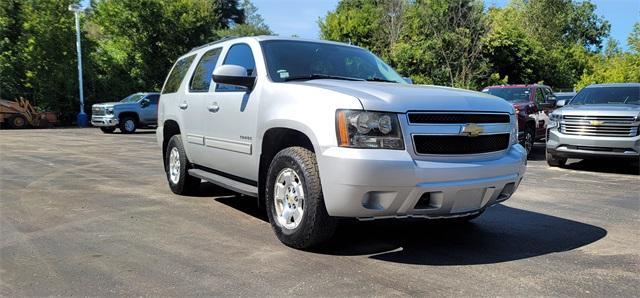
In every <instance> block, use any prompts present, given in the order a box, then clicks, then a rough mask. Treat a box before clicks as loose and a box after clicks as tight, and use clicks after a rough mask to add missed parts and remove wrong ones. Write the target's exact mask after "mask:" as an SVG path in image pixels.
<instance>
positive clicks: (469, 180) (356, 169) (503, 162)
mask: <svg viewBox="0 0 640 298" xmlns="http://www.w3.org/2000/svg"><path fill="white" fill-rule="evenodd" d="M318 166H319V168H320V175H321V179H322V180H321V181H322V190H323V193H324V200H325V205H326V208H327V212H328V213H329V215H331V216H339V217H357V218H359V219H363V220H364V219H377V218H390V217H395V218H403V217H426V218H449V217H459V216H465V215H470V214H474V213H478V212H480V211H482V210H483V209H485V208H487V207H489V206H491V205H493V204H496V203H498V202H501V201H504V200H507V199H508V198H509V197H510V196H511V194H512V193H513V192H514V191H515V190H516V189H517V187H518V185H519V184H520V182H521V181H522V177H523V175H524V172H525V168H526V152H525V150H524V148H523V147H522V146H520V145H514V146H512V147H511V149H510V150H509V151H508V152H507V153H506V154H505V155H503V156H501V157H499V158H498V159H493V160H483V161H456V162H448V161H447V162H445V161H423V160H414V159H413V158H412V157H411V156H410V155H409V153H407V152H406V151H396V150H375V149H350V148H339V147H334V148H329V149H327V150H325V151H324V152H323V153H322V154H320V155H319V156H318Z"/></svg>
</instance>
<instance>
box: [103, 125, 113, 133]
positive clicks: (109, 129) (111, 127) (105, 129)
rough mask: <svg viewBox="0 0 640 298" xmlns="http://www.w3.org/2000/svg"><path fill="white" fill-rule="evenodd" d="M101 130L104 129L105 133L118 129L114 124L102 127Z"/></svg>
mask: <svg viewBox="0 0 640 298" xmlns="http://www.w3.org/2000/svg"><path fill="white" fill-rule="evenodd" d="M100 130H102V132H104V133H113V132H114V131H116V128H115V127H114V126H106V127H100Z"/></svg>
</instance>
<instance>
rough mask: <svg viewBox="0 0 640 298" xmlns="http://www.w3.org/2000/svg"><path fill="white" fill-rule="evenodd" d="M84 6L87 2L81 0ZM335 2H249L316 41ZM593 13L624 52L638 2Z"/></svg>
mask: <svg viewBox="0 0 640 298" xmlns="http://www.w3.org/2000/svg"><path fill="white" fill-rule="evenodd" d="M484 1H485V3H486V4H487V5H488V6H491V5H495V6H498V7H500V6H504V5H506V3H508V2H509V0H484ZM82 2H83V4H85V5H87V4H88V2H89V1H88V0H82ZM338 2H339V1H338V0H253V3H254V5H255V6H256V7H257V8H258V13H259V14H261V15H262V17H263V18H264V19H265V22H266V23H267V25H269V27H270V28H271V30H272V31H274V32H275V33H276V34H278V35H281V36H291V35H294V34H295V35H298V36H300V37H304V38H318V37H320V31H319V28H318V19H319V18H321V17H324V16H325V15H326V14H327V12H328V11H331V10H334V9H335V8H336V6H337V5H338ZM591 2H593V3H595V4H596V5H597V9H596V13H597V14H598V15H600V16H604V17H605V18H606V19H607V20H608V21H609V23H611V37H613V38H615V39H616V40H617V41H618V42H619V44H620V46H621V47H622V48H623V49H628V46H627V37H628V36H629V33H631V30H632V28H633V24H634V23H635V22H637V21H640V0H591Z"/></svg>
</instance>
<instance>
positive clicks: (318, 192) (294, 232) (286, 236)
mask: <svg viewBox="0 0 640 298" xmlns="http://www.w3.org/2000/svg"><path fill="white" fill-rule="evenodd" d="M265 195H266V207H267V214H268V216H269V222H270V223H271V227H272V228H273V230H274V232H275V233H276V236H277V237H278V239H279V240H280V241H281V242H282V243H284V244H285V245H287V246H291V247H294V248H302V249H303V248H309V247H312V246H315V245H318V244H320V243H322V242H324V241H326V240H328V239H329V238H331V236H333V233H334V232H335V229H336V226H337V219H336V218H334V217H331V216H329V214H328V213H327V208H326V207H325V204H324V197H323V195H322V186H321V184H320V175H319V173H318V164H317V163H316V158H315V154H314V153H313V152H311V151H309V150H308V149H305V148H302V147H290V148H286V149H283V150H282V151H280V152H278V154H276V156H275V157H274V158H273V161H272V162H271V165H270V166H269V171H268V173H267V184H266V189H265Z"/></svg>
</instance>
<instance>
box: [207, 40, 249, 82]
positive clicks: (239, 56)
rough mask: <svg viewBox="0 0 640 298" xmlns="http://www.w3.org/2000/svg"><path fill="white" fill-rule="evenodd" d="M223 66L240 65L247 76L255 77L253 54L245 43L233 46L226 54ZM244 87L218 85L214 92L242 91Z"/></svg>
mask: <svg viewBox="0 0 640 298" xmlns="http://www.w3.org/2000/svg"><path fill="white" fill-rule="evenodd" d="M223 64H233V65H240V66H242V67H244V68H246V69H247V75H249V76H255V71H256V70H255V69H256V61H255V60H254V59H253V52H252V51H251V47H249V45H248V44H246V43H239V44H234V45H233V46H231V48H230V49H229V52H227V56H226V57H225V58H224V63H223ZM244 90H246V88H245V87H240V86H233V85H225V84H218V85H216V92H225V91H244Z"/></svg>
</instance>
